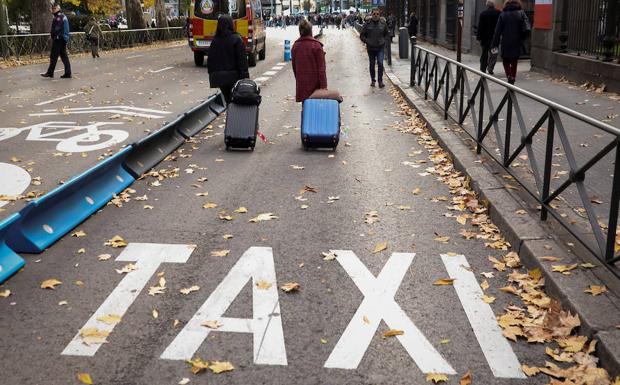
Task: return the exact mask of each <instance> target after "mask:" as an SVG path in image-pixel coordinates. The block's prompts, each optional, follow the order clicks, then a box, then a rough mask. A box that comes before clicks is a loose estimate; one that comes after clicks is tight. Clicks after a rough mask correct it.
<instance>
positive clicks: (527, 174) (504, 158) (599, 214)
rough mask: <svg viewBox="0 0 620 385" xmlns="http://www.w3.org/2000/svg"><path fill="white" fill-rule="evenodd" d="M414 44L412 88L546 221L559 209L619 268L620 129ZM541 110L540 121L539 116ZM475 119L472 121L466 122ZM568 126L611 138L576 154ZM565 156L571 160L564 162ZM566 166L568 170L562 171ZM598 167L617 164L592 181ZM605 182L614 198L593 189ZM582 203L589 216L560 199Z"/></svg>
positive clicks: (573, 230)
mask: <svg viewBox="0 0 620 385" xmlns="http://www.w3.org/2000/svg"><path fill="white" fill-rule="evenodd" d="M412 46H413V47H412V56H411V60H412V62H411V66H412V68H411V79H410V83H411V86H412V87H414V88H416V89H417V90H418V91H419V92H421V93H423V95H424V98H425V99H430V100H432V101H433V102H434V103H435V104H436V106H438V107H439V108H440V109H441V110H442V111H443V114H444V119H448V118H452V119H454V120H455V121H456V122H458V123H459V125H460V126H461V128H463V131H464V132H465V133H467V135H468V136H470V137H471V138H472V139H473V140H474V141H475V142H476V152H477V153H478V154H480V153H481V152H482V151H484V152H485V153H486V154H488V155H489V156H490V157H491V158H492V159H493V160H494V161H495V162H497V164H499V165H500V166H501V167H502V168H503V169H504V171H505V172H506V173H507V174H508V175H507V176H506V177H508V178H510V180H513V179H514V181H516V182H517V183H518V184H519V185H520V186H521V187H522V188H523V189H524V190H525V191H526V192H527V193H528V194H529V195H530V196H531V197H533V198H534V199H535V200H536V201H537V202H538V204H539V205H540V207H539V208H540V219H541V220H543V221H545V220H546V219H547V217H548V214H551V216H552V217H554V218H555V219H556V220H557V221H558V223H560V224H561V225H562V226H563V227H564V228H565V229H566V230H567V231H568V232H569V233H570V234H571V235H572V236H573V237H575V239H577V240H578V241H579V242H580V243H581V244H582V245H583V246H584V247H585V248H586V249H587V250H589V251H590V252H591V253H593V254H594V255H595V256H596V257H597V258H599V259H600V260H601V261H603V262H604V263H607V264H610V265H614V264H615V263H616V262H617V261H618V260H620V255H619V254H620V253H619V251H620V231H619V230H618V227H617V226H618V210H619V205H620V129H618V128H616V127H613V126H611V125H609V124H606V123H604V122H601V121H598V120H596V119H593V118H592V117H589V116H587V115H584V114H581V113H579V112H577V111H574V110H572V109H569V108H567V107H565V106H562V105H560V104H557V103H555V102H553V101H551V100H547V99H545V98H543V97H541V96H539V95H536V94H534V93H531V92H528V91H526V90H523V89H521V88H518V87H515V86H513V85H510V84H508V83H506V82H504V81H502V80H499V79H497V78H495V77H493V76H490V75H487V74H485V73H482V72H480V71H478V70H476V69H474V68H471V67H468V66H466V65H463V64H462V63H459V62H457V61H455V60H452V59H450V58H448V57H445V56H442V55H439V54H437V53H435V52H433V51H431V50H428V49H426V48H423V47H420V46H417V45H415V38H414V39H412ZM494 96H495V97H494ZM524 108H527V115H528V116H527V119H526V117H525V116H524V111H525V110H524ZM533 115H534V116H537V118H535V119H532V116H533ZM468 118H469V119H471V124H470V123H469V122H465V121H466V120H467V119H468ZM526 121H527V122H528V123H526ZM565 123H566V124H572V126H573V127H574V126H577V127H579V129H581V130H583V131H582V132H592V135H594V136H596V137H603V135H604V137H605V138H607V137H608V138H609V139H610V141H609V142H608V143H607V142H606V141H604V143H606V144H604V145H603V146H602V148H600V149H597V150H595V151H593V152H592V151H589V152H587V153H585V154H584V153H583V152H581V151H580V152H578V157H576V156H575V154H577V152H576V151H577V150H575V148H577V149H579V148H580V147H582V146H583V143H579V144H578V143H575V140H573V139H574V137H573V132H570V133H569V132H567V129H566V128H565ZM532 124H533V125H532ZM588 130H590V131H588ZM491 133H493V135H491ZM538 158H542V166H541V164H540V163H539V162H538ZM559 159H562V160H563V161H564V162H565V164H564V165H561V164H559V162H560V160H559ZM603 160H604V161H603ZM522 161H524V162H525V163H521V162H522ZM528 163H529V164H528ZM517 165H518V166H517ZM608 165H611V166H608ZM561 166H562V167H566V168H568V170H564V171H560V170H559V168H560V167H561ZM595 166H597V167H599V166H600V167H611V170H607V169H606V170H605V175H604V176H605V177H607V178H608V179H606V180H603V181H601V180H593V181H592V180H590V179H586V177H587V176H588V174H587V173H588V171H591V170H593V167H595ZM596 170H597V172H598V170H599V169H598V168H597V169H596ZM608 173H611V174H612V175H611V176H610V175H609V174H608ZM599 176H600V174H599ZM586 181H587V182H594V183H591V184H588V183H586ZM597 182H598V183H601V184H602V186H605V188H607V186H609V190H611V191H610V192H609V195H607V196H606V197H604V198H601V197H598V196H596V195H594V194H592V192H591V191H590V190H591V189H592V188H593V186H595V185H596V183H597ZM609 182H611V183H609ZM596 186H600V185H596ZM597 188H598V187H597ZM569 189H570V190H569ZM569 191H570V192H571V193H570V194H569ZM571 194H572V195H571ZM605 194H607V192H605ZM570 201H572V202H570ZM575 202H576V204H577V205H578V207H573V211H575V213H577V214H580V215H579V216H580V217H581V218H583V219H587V221H585V220H582V221H575V220H571V218H570V216H568V215H567V214H566V213H564V212H562V210H561V207H560V204H566V205H567V206H569V207H570V205H573V204H574V203H575ZM593 203H596V204H597V208H596V209H595V208H594V207H593ZM571 213H572V211H571Z"/></svg>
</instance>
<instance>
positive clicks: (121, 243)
mask: <svg viewBox="0 0 620 385" xmlns="http://www.w3.org/2000/svg"><path fill="white" fill-rule="evenodd" d="M104 245H105V246H112V247H114V248H117V247H125V246H127V242H125V240H124V239H123V237H121V236H120V235H115V236H113V237H112V238H111V239H109V240H108V241H107V242H106V243H104Z"/></svg>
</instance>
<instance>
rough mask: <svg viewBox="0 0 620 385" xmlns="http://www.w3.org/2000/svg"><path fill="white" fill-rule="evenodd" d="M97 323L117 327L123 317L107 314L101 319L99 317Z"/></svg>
mask: <svg viewBox="0 0 620 385" xmlns="http://www.w3.org/2000/svg"><path fill="white" fill-rule="evenodd" d="M97 321H101V322H103V323H104V324H107V325H116V324H117V323H119V322H121V316H120V315H118V314H106V315H102V316H100V317H97Z"/></svg>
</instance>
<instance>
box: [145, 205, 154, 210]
mask: <svg viewBox="0 0 620 385" xmlns="http://www.w3.org/2000/svg"><path fill="white" fill-rule="evenodd" d="M142 208H143V209H145V210H153V209H154V208H155V206H151V205H144V206H142Z"/></svg>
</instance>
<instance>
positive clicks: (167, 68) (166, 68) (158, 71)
mask: <svg viewBox="0 0 620 385" xmlns="http://www.w3.org/2000/svg"><path fill="white" fill-rule="evenodd" d="M173 68H174V67H165V68H162V69H159V70H156V71H153V70H150V71H149V72H150V73H152V74H157V73H160V72H164V71H167V70H170V69H173Z"/></svg>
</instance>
